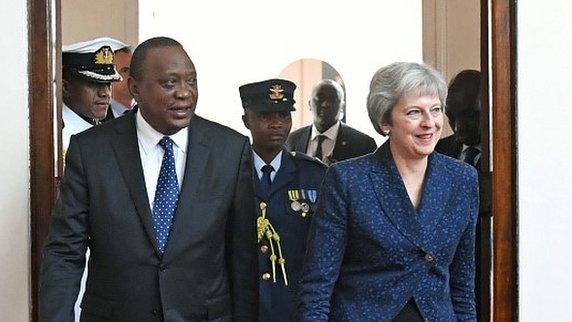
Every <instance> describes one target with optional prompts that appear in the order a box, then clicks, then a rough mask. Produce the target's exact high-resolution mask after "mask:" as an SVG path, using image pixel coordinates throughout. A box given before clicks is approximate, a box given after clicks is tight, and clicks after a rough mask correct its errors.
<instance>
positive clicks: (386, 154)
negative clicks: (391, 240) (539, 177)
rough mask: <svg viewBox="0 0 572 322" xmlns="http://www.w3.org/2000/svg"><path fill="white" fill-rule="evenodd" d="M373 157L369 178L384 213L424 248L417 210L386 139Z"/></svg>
mask: <svg viewBox="0 0 572 322" xmlns="http://www.w3.org/2000/svg"><path fill="white" fill-rule="evenodd" d="M374 160H375V161H376V162H377V164H376V166H374V167H373V168H372V171H371V172H370V179H371V184H372V187H373V190H374V191H375V194H376V196H377V199H378V200H379V202H380V204H381V207H382V209H383V213H384V214H385V215H386V216H387V218H388V219H389V220H390V222H391V223H393V225H394V226H395V227H396V228H397V230H399V231H400V232H401V233H402V234H403V235H404V236H405V237H406V238H407V239H408V240H409V241H410V242H411V243H413V244H414V245H416V246H417V247H420V248H422V249H427V247H425V245H426V244H425V243H424V240H423V229H422V227H421V225H420V224H419V222H418V221H417V220H416V219H415V217H416V215H417V214H416V211H415V209H414V208H413V204H412V203H411V201H410V199H409V195H408V194H407V190H406V188H405V184H404V183H403V180H402V179H401V176H400V175H399V172H398V170H397V166H396V165H395V163H394V162H393V157H392V156H391V152H390V150H389V143H385V144H383V145H382V146H381V147H380V148H379V149H378V150H377V151H376V152H375V154H374Z"/></svg>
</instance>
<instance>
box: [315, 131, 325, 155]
mask: <svg viewBox="0 0 572 322" xmlns="http://www.w3.org/2000/svg"><path fill="white" fill-rule="evenodd" d="M325 139H326V136H325V135H323V134H320V135H318V146H317V147H316V152H315V153H314V156H315V157H316V158H318V159H320V160H322V157H323V156H324V151H323V150H322V143H324V140H325Z"/></svg>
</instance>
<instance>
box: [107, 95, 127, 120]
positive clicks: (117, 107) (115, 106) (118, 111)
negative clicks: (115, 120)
mask: <svg viewBox="0 0 572 322" xmlns="http://www.w3.org/2000/svg"><path fill="white" fill-rule="evenodd" d="M109 106H111V109H112V110H113V112H114V113H115V115H116V116H117V117H119V116H122V115H123V113H125V112H126V111H129V109H128V108H127V107H125V106H124V105H123V104H121V103H119V102H118V101H116V100H114V99H111V101H110V102H109Z"/></svg>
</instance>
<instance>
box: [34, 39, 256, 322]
mask: <svg viewBox="0 0 572 322" xmlns="http://www.w3.org/2000/svg"><path fill="white" fill-rule="evenodd" d="M129 88H130V91H131V93H132V94H133V96H134V98H135V100H136V102H137V103H138V106H137V107H136V108H135V110H134V112H133V113H129V114H128V115H127V116H125V117H121V118H117V119H115V120H112V121H109V122H107V123H105V124H103V125H101V126H98V127H94V128H92V129H89V130H88V131H85V132H83V133H80V134H78V135H74V136H72V138H71V140H70V146H69V149H68V152H67V158H66V173H65V177H64V180H63V182H62V185H61V191H60V196H59V200H58V202H57V205H56V209H55V211H54V214H53V216H52V219H51V223H50V234H49V237H48V241H47V244H46V247H45V250H44V254H43V255H44V257H43V267H42V272H41V281H40V307H39V311H40V321H58V322H61V321H64V322H65V321H72V320H73V304H74V301H75V299H76V296H77V293H78V289H79V281H80V277H81V274H82V272H83V268H84V265H85V264H84V263H85V252H86V250H87V248H88V247H89V249H90V251H91V258H90V261H89V269H88V272H89V273H88V278H87V286H86V291H85V295H84V297H83V300H82V315H81V320H82V321H116V322H120V321H138V322H147V321H173V322H175V321H181V322H182V321H256V320H257V301H258V298H257V294H258V289H257V285H258V280H257V271H258V270H257V268H256V267H257V253H256V223H255V220H256V219H255V214H254V194H253V184H252V170H251V169H252V164H251V162H252V161H251V150H250V143H249V141H248V138H246V137H244V136H242V135H240V134H238V133H237V132H235V131H233V130H231V129H229V128H227V127H224V126H222V125H219V124H216V123H213V122H210V121H207V120H205V119H203V118H201V117H199V116H197V115H195V114H194V110H195V106H196V102H197V97H198V91H197V78H196V71H195V67H194V65H193V63H192V61H191V60H190V58H189V56H188V55H187V53H186V52H185V50H184V49H183V47H182V46H181V45H180V44H179V43H178V42H177V41H175V40H173V39H170V38H164V37H159V38H153V39H150V40H147V41H145V42H143V43H142V44H141V45H139V46H138V47H137V49H136V50H135V51H134V53H133V59H132V62H131V72H130V79H129Z"/></svg>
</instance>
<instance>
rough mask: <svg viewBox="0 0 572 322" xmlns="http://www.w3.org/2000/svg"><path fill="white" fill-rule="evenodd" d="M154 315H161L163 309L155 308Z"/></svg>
mask: <svg viewBox="0 0 572 322" xmlns="http://www.w3.org/2000/svg"><path fill="white" fill-rule="evenodd" d="M153 315H154V316H159V315H161V310H159V309H157V308H155V309H153Z"/></svg>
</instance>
